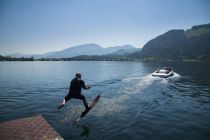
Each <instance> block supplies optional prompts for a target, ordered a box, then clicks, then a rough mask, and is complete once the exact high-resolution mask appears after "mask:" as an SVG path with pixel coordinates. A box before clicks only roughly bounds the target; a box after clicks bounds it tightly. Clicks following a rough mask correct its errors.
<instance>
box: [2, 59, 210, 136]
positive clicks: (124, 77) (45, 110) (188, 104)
mask: <svg viewBox="0 0 210 140" xmlns="http://www.w3.org/2000/svg"><path fill="white" fill-rule="evenodd" d="M168 65H169V66H172V67H173V68H174V70H175V72H176V73H175V75H174V76H173V77H171V78H168V79H161V78H157V77H152V76H151V73H152V72H153V71H154V70H155V69H157V68H158V67H162V66H168ZM77 72H80V73H81V74H82V78H83V79H84V80H85V82H86V84H90V85H91V89H90V90H83V94H84V95H85V96H86V98H87V101H88V102H89V103H90V102H91V100H93V98H94V97H95V96H97V95H98V94H100V95H101V98H100V101H99V102H98V104H97V105H96V107H95V108H93V109H92V110H91V111H90V112H89V114H88V115H87V116H86V117H85V118H84V119H82V120H81V122H80V123H79V124H78V125H72V121H73V120H75V118H76V117H77V116H78V115H79V113H80V112H82V111H83V110H84V106H83V104H82V102H81V101H79V100H70V101H69V102H68V103H67V104H66V106H65V107H64V108H63V109H61V110H60V111H57V106H58V104H59V103H60V102H61V101H62V100H63V98H64V97H65V95H66V94H67V93H68V87H69V82H70V80H71V79H72V78H73V77H74V75H75V73H77ZM0 114H1V115H0V122H3V121H6V120H12V119H17V118H21V117H28V116H34V115H37V114H42V115H43V116H44V117H45V119H46V120H47V121H48V122H49V123H50V124H51V125H52V126H53V127H54V128H55V129H56V130H57V131H58V132H59V133H60V134H61V135H62V136H63V137H64V138H65V139H91V140H98V139H102V140H115V139H120V140H128V139H129V140H139V139H147V140H154V139H155V140H162V139H170V140H180V139H182V140H189V139H190V140H198V139H199V140H207V139H209V138H210V119H209V118H210V65H209V64H208V63H169V62H167V63H157V62H156V63H143V62H91V61H88V62H78V61H76V62H62V61H61V62H0Z"/></svg>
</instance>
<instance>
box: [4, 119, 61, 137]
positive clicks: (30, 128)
mask: <svg viewBox="0 0 210 140" xmlns="http://www.w3.org/2000/svg"><path fill="white" fill-rule="evenodd" d="M0 139H1V140H63V138H62V137H61V136H60V135H59V134H58V133H57V132H56V131H55V130H54V129H53V128H52V127H51V126H50V124H49V123H48V122H47V121H46V120H45V119H44V118H43V117H42V116H41V115H39V116H34V117H28V118H22V119H17V120H13V121H7V122H3V123H0Z"/></svg>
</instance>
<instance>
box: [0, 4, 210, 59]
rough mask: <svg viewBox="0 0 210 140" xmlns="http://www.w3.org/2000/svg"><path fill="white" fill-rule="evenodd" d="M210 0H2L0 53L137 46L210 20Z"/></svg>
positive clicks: (0, 5)
mask: <svg viewBox="0 0 210 140" xmlns="http://www.w3.org/2000/svg"><path fill="white" fill-rule="evenodd" d="M209 13H210V1H209V0H1V1H0V55H7V54H13V53H22V54H41V53H46V52H51V51H59V50H63V49H66V48H68V47H72V46H76V45H81V44H88V43H96V44H99V45H101V46H102V47H111V46H119V45H125V44H131V45H133V46H135V47H137V48H142V47H143V46H144V45H145V44H146V43H147V42H148V41H149V40H151V39H153V38H155V37H157V36H158V35H161V34H163V33H165V32H167V31H168V30H171V29H184V30H186V29H189V28H191V27H192V26H193V25H199V24H207V23H210V14H209Z"/></svg>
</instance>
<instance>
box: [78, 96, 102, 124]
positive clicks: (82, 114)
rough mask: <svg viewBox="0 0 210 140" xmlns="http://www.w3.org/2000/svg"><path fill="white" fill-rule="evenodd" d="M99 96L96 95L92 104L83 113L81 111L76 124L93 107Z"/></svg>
mask: <svg viewBox="0 0 210 140" xmlns="http://www.w3.org/2000/svg"><path fill="white" fill-rule="evenodd" d="M99 98H100V95H98V96H97V97H96V98H95V99H94V100H93V101H92V103H91V104H90V105H89V108H88V109H87V110H85V111H83V112H82V113H81V115H80V116H79V117H78V119H77V120H76V122H78V121H79V120H80V119H81V118H83V117H84V116H85V115H86V114H87V113H88V112H89V111H90V110H91V109H92V108H93V107H94V106H95V105H96V103H97V102H98V101H99Z"/></svg>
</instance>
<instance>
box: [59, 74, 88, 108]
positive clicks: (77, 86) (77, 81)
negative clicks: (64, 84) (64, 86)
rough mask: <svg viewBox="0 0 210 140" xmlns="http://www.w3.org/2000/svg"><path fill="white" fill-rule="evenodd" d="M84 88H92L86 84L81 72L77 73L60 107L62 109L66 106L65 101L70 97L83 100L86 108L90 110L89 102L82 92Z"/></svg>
mask: <svg viewBox="0 0 210 140" xmlns="http://www.w3.org/2000/svg"><path fill="white" fill-rule="evenodd" d="M82 88H83V89H90V86H87V85H85V82H84V81H83V80H82V79H81V74H80V73H76V75H75V78H74V79H72V81H71V83H70V87H69V93H68V94H67V95H66V97H65V98H64V99H63V102H62V103H61V105H60V106H58V109H61V108H62V107H64V105H65V103H66V102H67V101H69V100H70V99H72V98H74V99H79V100H82V101H83V103H84V106H85V109H86V110H88V103H87V101H86V98H85V96H84V95H83V94H82V93H81V90H82Z"/></svg>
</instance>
